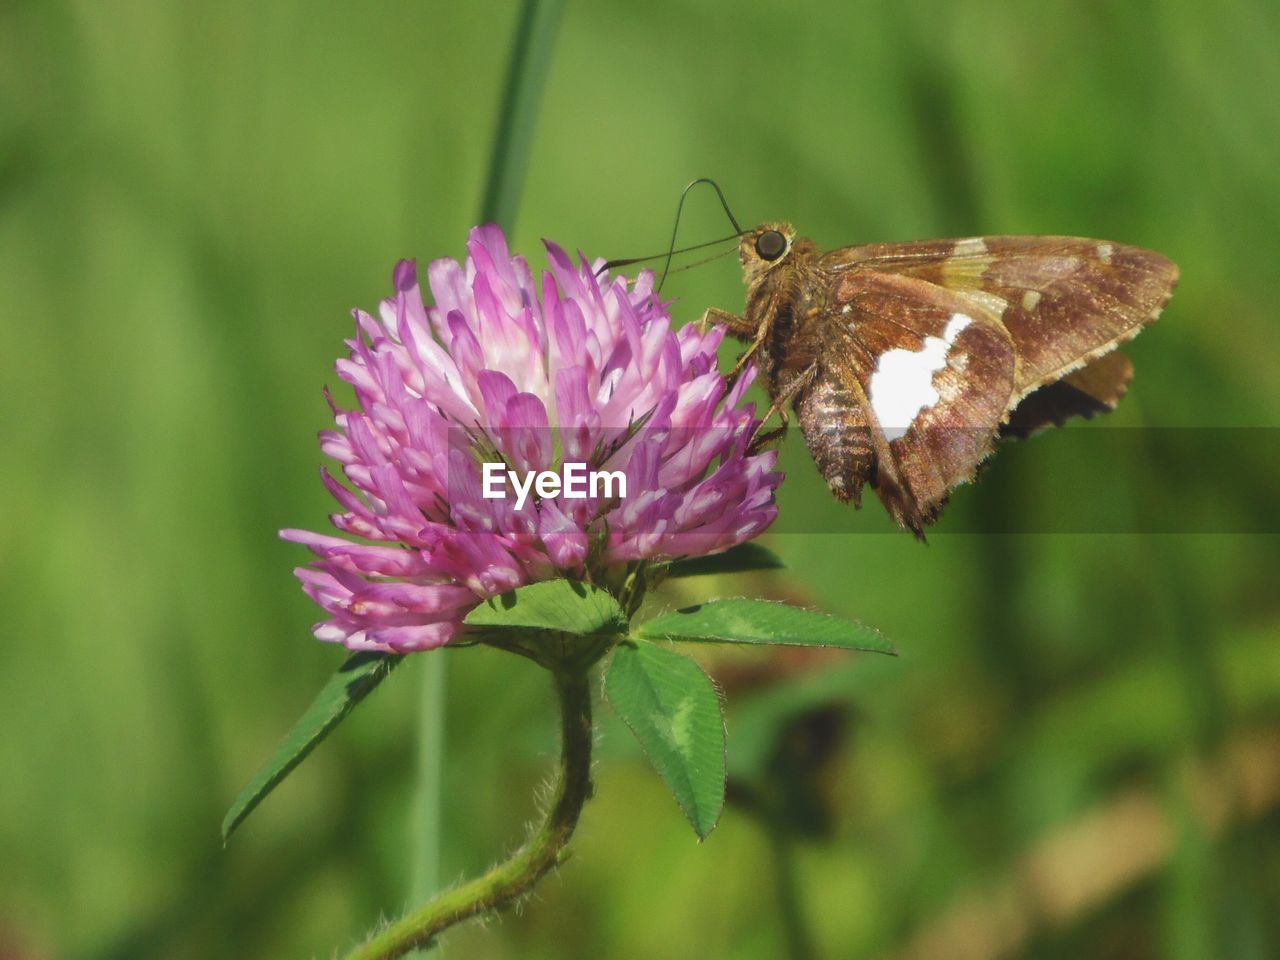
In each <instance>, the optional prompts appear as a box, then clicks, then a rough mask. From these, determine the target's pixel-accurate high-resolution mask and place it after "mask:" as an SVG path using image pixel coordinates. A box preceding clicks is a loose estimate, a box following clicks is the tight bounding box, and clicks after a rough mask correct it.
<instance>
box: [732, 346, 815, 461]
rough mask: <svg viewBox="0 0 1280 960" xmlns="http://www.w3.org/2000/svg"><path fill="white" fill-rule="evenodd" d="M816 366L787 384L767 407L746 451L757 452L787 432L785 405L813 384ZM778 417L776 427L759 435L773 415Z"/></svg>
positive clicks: (810, 367)
mask: <svg viewBox="0 0 1280 960" xmlns="http://www.w3.org/2000/svg"><path fill="white" fill-rule="evenodd" d="M817 372H818V365H817V364H816V363H815V364H812V365H810V366H809V367H808V368H807V369H805V370H804V371H802V372H801V373H799V374H797V375H796V376H795V377H793V378H792V379H791V380H790V381H788V382H787V384H786V386H784V387H783V388H782V389H781V390H779V391H778V396H777V397H776V398H775V399H774V401H773V403H772V404H770V405H769V410H768V411H767V412H766V413H765V415H764V417H763V418H762V419H761V421H760V425H759V426H758V427H756V432H755V433H753V434H752V435H751V442H750V443H748V444H747V449H748V450H751V451H753V452H754V451H756V450H759V449H760V448H761V447H764V446H765V445H766V444H770V443H772V442H773V441H774V440H777V439H778V438H780V437H781V436H782V435H783V434H785V433H786V432H787V424H788V423H790V422H791V418H790V417H788V416H787V404H789V403H790V402H791V401H792V399H793V398H794V397H795V396H796V394H798V393H799V392H800V391H801V390H803V389H805V388H806V387H807V386H809V384H811V383H813V378H814V377H815V376H816V375H817ZM775 413H776V414H777V415H778V421H779V423H778V425H777V426H776V427H774V428H773V429H772V430H770V431H768V432H767V433H761V432H760V431H761V430H763V429H764V426H765V424H766V423H768V422H769V421H770V420H771V419H772V418H773V415H774V414H775Z"/></svg>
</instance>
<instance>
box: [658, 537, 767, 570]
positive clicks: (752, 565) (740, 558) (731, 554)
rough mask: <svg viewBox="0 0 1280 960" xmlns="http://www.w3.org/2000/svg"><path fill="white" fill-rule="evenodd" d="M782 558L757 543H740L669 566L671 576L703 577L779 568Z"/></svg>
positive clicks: (677, 561) (678, 561)
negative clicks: (722, 550)
mask: <svg viewBox="0 0 1280 960" xmlns="http://www.w3.org/2000/svg"><path fill="white" fill-rule="evenodd" d="M782 566H783V563H782V559H781V558H780V557H779V556H778V555H777V554H776V553H774V552H773V551H772V550H768V549H766V548H764V547H762V546H760V545H759V544H756V543H740V544H738V545H737V546H736V547H730V548H729V549H728V550H726V551H725V552H724V553H717V554H713V555H712V556H709V557H689V558H688V559H686V560H676V561H675V562H673V563H672V564H671V566H670V567H668V568H667V576H669V577H701V576H704V575H708V574H715V573H745V572H747V571H750V570H779V569H781V568H782Z"/></svg>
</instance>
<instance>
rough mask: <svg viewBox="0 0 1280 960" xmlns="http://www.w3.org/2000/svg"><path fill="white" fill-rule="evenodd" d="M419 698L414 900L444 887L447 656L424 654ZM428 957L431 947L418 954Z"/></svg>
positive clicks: (420, 671) (415, 901) (412, 889)
mask: <svg viewBox="0 0 1280 960" xmlns="http://www.w3.org/2000/svg"><path fill="white" fill-rule="evenodd" d="M420 659H421V664H420V665H419V673H420V680H421V684H422V689H421V692H420V695H419V700H418V710H419V713H418V795H417V802H416V803H415V804H414V822H413V826H414V829H413V834H412V835H413V850H414V856H413V878H412V886H411V888H410V889H411V892H412V897H413V899H412V901H411V902H413V903H421V902H422V901H424V900H426V899H427V898H428V897H432V896H434V895H435V894H436V892H437V891H438V890H439V889H440V821H441V819H442V811H441V799H442V797H443V795H444V790H443V780H444V745H445V737H444V724H445V709H444V706H445V670H446V667H447V666H448V660H447V658H445V657H441V656H434V657H422V658H420ZM414 956H415V957H419V958H425V957H427V956H428V950H422V951H421V952H419V953H415V954H414Z"/></svg>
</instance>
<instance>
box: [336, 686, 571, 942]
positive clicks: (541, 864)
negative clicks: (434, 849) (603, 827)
mask: <svg viewBox="0 0 1280 960" xmlns="http://www.w3.org/2000/svg"><path fill="white" fill-rule="evenodd" d="M552 675H553V676H554V677H555V681H556V690H557V692H558V693H559V696H560V738H561V739H560V769H559V776H558V778H557V782H556V792H555V799H554V800H553V801H552V804H551V810H550V812H549V813H548V814H547V818H546V820H545V821H544V822H543V824H542V826H541V827H540V828H539V829H538V831H537V832H536V833H535V834H534V835H533V836H532V837H531V838H530V839H529V841H528V842H527V843H526V844H525V845H524V846H523V847H521V848H520V850H518V851H517V852H516V853H515V854H514V855H513V856H512V857H511V858H510V859H508V860H507V861H505V862H504V863H501V864H499V865H498V866H496V867H494V868H493V869H491V870H490V871H489V872H488V873H486V874H484V875H483V876H481V877H477V878H476V879H474V880H470V881H468V882H467V883H464V884H463V885H462V886H460V887H456V888H455V889H453V890H448V891H446V892H444V893H442V894H440V895H439V896H438V897H436V898H435V899H434V900H432V901H431V902H429V903H427V904H426V905H424V906H422V907H419V908H418V909H417V910H414V911H413V912H411V913H408V914H406V915H405V916H404V917H402V918H400V919H399V920H396V921H394V922H393V923H391V924H390V925H389V926H387V927H385V928H384V929H383V930H381V931H379V932H378V933H377V934H375V935H374V936H373V937H372V938H371V939H370V940H369V941H368V942H366V943H365V944H364V945H363V946H361V947H357V948H356V949H355V950H353V951H351V953H349V954H347V960H391V958H393V957H401V956H404V955H405V954H406V953H408V952H409V951H410V950H413V949H414V948H416V947H425V946H427V945H428V944H430V943H431V942H432V940H433V939H434V938H435V937H436V936H437V935H439V934H440V933H441V932H442V931H444V930H447V929H448V928H449V927H452V926H453V925H454V924H457V923H461V922H462V921H464V920H469V919H471V918H472V917H475V916H478V915H480V914H482V913H487V912H489V911H491V910H498V909H501V908H502V907H504V906H506V905H508V904H510V903H512V902H513V901H515V900H517V899H518V898H519V897H521V896H522V895H523V894H525V893H528V892H529V890H531V889H532V888H533V886H534V884H536V883H537V882H538V880H540V879H541V878H542V877H543V876H544V875H545V874H546V873H547V872H548V871H549V870H551V869H552V868H553V867H555V866H557V865H558V864H560V863H561V862H562V861H563V860H564V859H565V857H566V856H567V853H568V852H567V850H566V847H567V845H568V843H569V838H570V837H571V836H572V835H573V831H574V828H575V827H576V826H577V825H578V815H579V813H581V811H582V804H583V803H584V802H585V801H586V799H587V797H588V796H589V795H590V793H591V738H592V728H591V687H590V683H589V681H588V679H587V670H586V668H574V669H560V670H556V671H553V674H552Z"/></svg>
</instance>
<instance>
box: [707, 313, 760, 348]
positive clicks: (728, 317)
mask: <svg viewBox="0 0 1280 960" xmlns="http://www.w3.org/2000/svg"><path fill="white" fill-rule="evenodd" d="M713 323H715V324H719V325H720V326H722V327H724V328H725V330H726V331H728V333H729V336H731V337H733V338H734V339H735V340H748V339H750V338H751V337H754V336H756V335H757V334H758V333H759V331H758V330H757V329H756V327H757V326H758V324H755V323H752V322H751V321H750V320H748V319H747V318H746V317H740V316H738V315H737V314H736V313H730V312H729V311H728V310H721V309H720V308H718V307H708V308H707V309H706V310H705V311H704V312H703V314H702V319H700V320H699V321H698V332H699V333H706V332H707V328H708V327H710V326H711V325H712V324H713Z"/></svg>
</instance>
